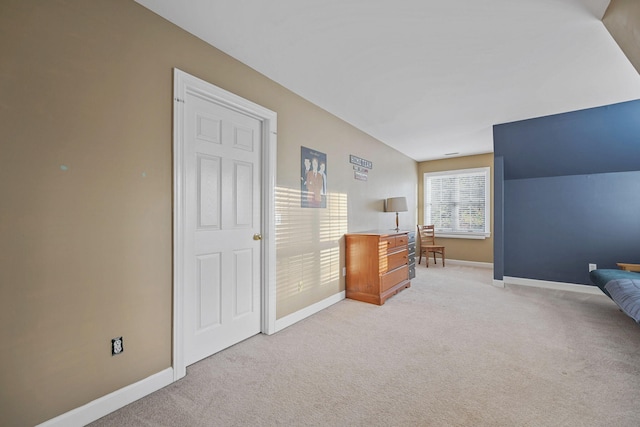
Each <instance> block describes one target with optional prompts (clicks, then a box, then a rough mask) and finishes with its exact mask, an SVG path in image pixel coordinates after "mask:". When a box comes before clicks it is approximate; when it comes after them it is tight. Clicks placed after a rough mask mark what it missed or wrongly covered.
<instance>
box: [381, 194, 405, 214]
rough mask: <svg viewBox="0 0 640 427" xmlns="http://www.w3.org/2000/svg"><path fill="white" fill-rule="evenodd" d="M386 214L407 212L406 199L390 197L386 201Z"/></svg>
mask: <svg viewBox="0 0 640 427" xmlns="http://www.w3.org/2000/svg"><path fill="white" fill-rule="evenodd" d="M386 211H387V212H407V211H408V209H407V198H406V197H390V198H388V199H387V208H386Z"/></svg>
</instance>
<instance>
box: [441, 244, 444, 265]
mask: <svg viewBox="0 0 640 427" xmlns="http://www.w3.org/2000/svg"><path fill="white" fill-rule="evenodd" d="M441 255H442V266H443V267H444V248H442V253H441Z"/></svg>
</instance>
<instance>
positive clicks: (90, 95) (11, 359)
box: [0, 0, 418, 426]
mask: <svg viewBox="0 0 640 427" xmlns="http://www.w3.org/2000/svg"><path fill="white" fill-rule="evenodd" d="M0 58H2V67H0V132H1V133H2V155H1V156H0V196H1V197H2V199H1V200H2V202H1V203H0V235H1V238H0V292H1V294H0V328H1V333H0V384H1V388H0V425H11V426H20V425H25V426H26V425H34V424H37V423H40V422H43V421H45V420H47V419H50V418H52V417H55V416H57V415H60V414H62V413H64V412H67V411H69V410H71V409H74V408H76V407H79V406H81V405H83V404H86V403H88V402H90V401H91V400H94V399H96V398H99V397H101V396H104V395H106V394H108V393H110V392H113V391H115V390H118V389H120V388H122V387H124V386H127V385H129V384H132V383H134V382H136V381H138V380H141V379H144V378H146V377H148V376H149V375H151V374H154V373H156V372H159V371H161V370H163V369H166V368H168V367H169V366H171V322H172V318H171V310H172V305H171V304H172V302H171V301H172V280H171V275H172V267H171V263H172V255H171V254H172V230H171V227H172V225H171V221H172V217H171V212H172V204H171V203H172V202H171V199H172V188H171V182H172V159H171V148H172V140H171V132H172V124H171V122H172V69H173V67H177V68H180V69H182V70H183V71H186V72H188V73H190V74H193V75H195V76H197V77H200V78H202V79H204V80H207V81H209V82H211V83H213V84H215V85H217V86H220V87H222V88H224V89H226V90H229V91H231V92H233V93H236V94H238V95H240V96H242V97H245V98H247V99H249V100H251V101H253V102H256V103H258V104H261V105H263V106H265V107H267V108H269V109H271V110H274V111H276V112H277V113H278V120H279V123H278V124H279V135H278V170H277V187H278V190H277V193H278V197H279V202H278V203H279V207H278V213H279V214H283V213H285V212H286V213H288V214H289V216H288V217H286V218H285V217H283V216H282V215H280V217H279V221H280V222H279V225H278V236H279V238H280V237H283V236H285V237H286V231H287V230H291V229H295V231H296V233H298V234H297V236H298V240H299V241H298V242H297V243H296V238H295V236H294V238H291V237H287V239H288V241H287V242H283V241H281V242H280V243H278V251H277V263H278V267H277V270H278V271H277V276H278V280H279V282H278V297H277V307H278V317H282V316H284V315H287V314H289V313H292V312H295V311H296V310H298V309H300V308H303V307H306V306H308V305H310V304H313V303H314V302H317V301H320V300H321V299H323V298H325V297H327V296H330V295H333V294H335V293H336V292H339V291H340V290H342V289H344V282H343V279H342V277H341V275H340V270H341V266H342V265H344V260H343V259H342V258H343V255H342V253H343V252H342V251H341V247H342V246H341V245H342V241H341V235H342V233H343V232H345V231H347V230H350V231H358V230H364V229H374V228H381V227H382V228H387V227H389V228H390V227H391V225H392V224H393V214H388V213H383V212H382V199H384V198H385V197H390V196H397V195H406V196H408V198H409V203H410V206H415V205H416V197H417V176H418V174H417V164H416V163H415V162H414V161H413V160H411V159H408V158H407V157H405V156H403V155H400V154H399V153H398V152H396V151H394V150H392V149H390V148H388V147H387V146H385V145H383V144H381V143H380V142H378V141H376V140H374V139H373V138H371V137H369V136H367V135H365V134H363V133H362V132H359V131H357V130H355V129H354V128H352V127H351V126H349V125H347V124H346V123H344V122H342V121H340V120H338V119H337V118H335V117H333V116H331V115H330V114H328V113H326V112H325V111H323V110H321V109H319V108H317V107H315V106H313V105H311V104H310V103H308V102H306V101H304V100H302V99H301V98H299V97H297V96H296V95H294V94H292V93H291V92H289V91H287V90H286V89H284V88H283V87H281V86H279V85H278V84H276V83H274V82H272V81H270V80H268V79H266V78H265V77H263V76H261V75H259V74H258V73H256V72H255V71H253V70H252V69H250V68H248V67H246V66H244V65H242V64H241V63H239V62H237V61H235V60H233V59H232V58H230V57H228V56H226V55H225V54H223V53H221V52H220V51H218V50H216V49H214V48H212V47H210V46H208V45H206V44H205V43H204V42H202V41H201V40H199V39H197V38H196V37H193V36H191V35H189V34H187V33H185V32H184V31H182V30H180V29H178V28H177V27H175V26H173V25H172V24H170V23H168V22H167V21H165V20H163V19H162V18H160V17H158V16H157V15H155V14H153V13H151V12H150V11H148V10H146V9H144V8H143V7H141V6H139V5H137V4H136V3H134V2H133V1H130V0H112V1H100V2H97V1H91V2H89V1H85V0H66V1H63V0H55V1H54V0H51V1H46V2H43V1H25V0H3V1H2V2H0ZM301 145H304V146H306V147H309V148H313V149H316V150H319V151H322V152H324V153H326V154H327V156H328V172H329V176H328V181H329V192H330V200H329V202H330V203H329V207H328V208H327V209H304V210H303V209H300V208H295V206H294V205H295V204H296V191H298V192H299V188H300V187H299V173H300V166H299V164H300V146H301ZM349 154H355V155H357V156H360V157H363V158H365V159H368V160H371V161H372V162H373V163H374V167H373V169H372V170H371V172H370V173H369V181H366V182H361V181H356V180H354V179H353V169H352V165H351V164H349V157H348V156H349ZM297 194H298V196H297V197H299V193H297ZM283 195H288V196H286V197H285V196H283ZM283 197H284V201H283V200H282V199H283ZM297 202H298V203H299V199H297ZM415 220H416V218H415V210H413V209H411V212H407V213H403V214H401V223H402V225H405V226H409V227H413V226H414V224H415V222H416V221H415ZM285 240H286V239H285ZM285 243H286V244H285ZM300 255H304V256H303V257H302V259H300ZM327 259H328V260H329V261H328V262H327V263H326V264H323V263H321V262H320V261H325V260H327ZM327 265H328V267H326V266H327ZM312 273H313V274H312ZM316 273H320V274H319V275H316ZM281 282H282V283H281ZM300 282H302V283H303V286H302V287H301V288H300V289H299V286H298V285H299V283H300ZM291 284H295V288H294V289H292V288H291ZM120 335H122V336H124V343H125V352H124V353H123V354H121V355H119V356H117V357H112V356H111V355H110V340H111V338H113V337H116V336H120Z"/></svg>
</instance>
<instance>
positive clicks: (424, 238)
mask: <svg viewBox="0 0 640 427" xmlns="http://www.w3.org/2000/svg"><path fill="white" fill-rule="evenodd" d="M418 234H420V245H431V246H433V245H435V244H436V233H435V226H433V225H419V226H418Z"/></svg>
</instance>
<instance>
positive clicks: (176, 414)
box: [93, 265, 640, 426]
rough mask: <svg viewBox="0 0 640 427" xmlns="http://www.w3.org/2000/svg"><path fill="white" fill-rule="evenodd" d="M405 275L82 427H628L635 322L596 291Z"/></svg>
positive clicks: (432, 271)
mask: <svg viewBox="0 0 640 427" xmlns="http://www.w3.org/2000/svg"><path fill="white" fill-rule="evenodd" d="M417 270H418V277H417V278H416V279H415V280H414V281H413V282H412V286H411V288H409V289H407V290H405V291H402V292H401V293H399V294H398V295H396V296H394V297H393V298H391V299H389V300H388V301H387V302H386V304H385V305H384V306H381V307H378V306H375V305H371V304H366V303H362V302H357V301H353V300H344V301H342V302H340V303H338V304H335V305H333V306H331V307H329V308H328V309H326V310H324V311H322V312H320V313H318V314H316V315H314V316H312V317H310V318H307V319H305V320H304V321H302V322H299V323H297V324H295V325H293V326H291V327H289V328H287V329H285V330H283V331H281V332H279V333H277V334H275V335H272V336H265V335H258V336H255V337H253V338H251V339H249V340H246V341H244V342H242V343H240V344H237V345H235V346H233V347H231V348H229V349H227V350H225V351H222V352H220V353H218V354H216V355H214V356H212V357H210V358H208V359H205V360H203V361H201V362H199V363H196V364H194V365H192V366H191V367H189V368H188V370H187V377H185V378H184V379H182V380H180V381H178V382H177V383H174V384H172V385H170V386H168V387H166V388H164V389H162V390H160V391H158V392H156V393H154V394H152V395H150V396H148V397H146V398H143V399H141V400H139V401H137V402H134V403H133V404H131V405H129V406H127V407H125V408H123V409H121V410H119V411H117V412H115V413H112V414H110V415H108V416H106V417H104V418H102V419H100V420H98V421H97V422H95V423H94V424H93V425H94V426H639V425H640V402H639V401H638V399H639V396H640V351H639V350H640V326H638V325H636V324H635V323H634V322H633V321H632V320H631V319H630V318H628V317H627V316H625V315H624V314H623V313H622V312H620V311H619V310H618V308H617V307H616V305H615V304H614V303H613V302H612V301H611V300H609V299H608V298H607V297H605V296H597V295H588V294H579V293H572V292H562V291H553V290H543V289H535V288H527V287H517V286H511V287H507V288H505V289H501V288H496V287H493V286H491V281H492V272H491V271H490V270H487V269H479V268H471V267H462V266H457V265H448V266H447V267H446V268H442V267H441V266H440V265H438V266H437V267H434V266H431V267H429V268H428V269H427V268H425V267H424V265H421V266H418V267H417Z"/></svg>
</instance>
